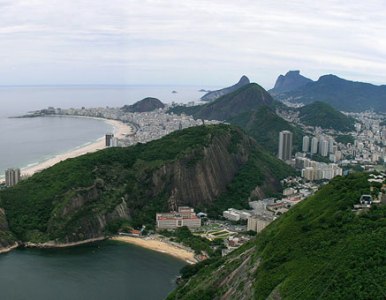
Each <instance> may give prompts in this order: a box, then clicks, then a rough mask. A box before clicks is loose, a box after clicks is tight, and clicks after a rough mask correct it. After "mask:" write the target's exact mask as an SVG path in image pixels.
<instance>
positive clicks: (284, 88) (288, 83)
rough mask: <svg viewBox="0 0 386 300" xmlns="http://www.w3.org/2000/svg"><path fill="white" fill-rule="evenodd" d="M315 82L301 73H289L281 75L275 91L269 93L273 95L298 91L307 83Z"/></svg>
mask: <svg viewBox="0 0 386 300" xmlns="http://www.w3.org/2000/svg"><path fill="white" fill-rule="evenodd" d="M310 82H313V81H312V80H311V79H309V78H307V77H304V76H302V75H300V71H288V72H287V74H285V75H280V76H279V77H278V78H277V80H276V83H275V86H274V88H273V89H271V90H270V91H269V92H270V93H273V94H277V93H283V92H289V91H293V90H296V89H298V88H300V87H302V86H305V85H306V84H307V83H310Z"/></svg>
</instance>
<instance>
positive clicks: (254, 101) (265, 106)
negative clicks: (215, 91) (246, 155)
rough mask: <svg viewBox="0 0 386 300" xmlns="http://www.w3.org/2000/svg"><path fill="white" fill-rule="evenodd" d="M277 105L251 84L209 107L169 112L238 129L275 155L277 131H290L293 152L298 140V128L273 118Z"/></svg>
mask: <svg viewBox="0 0 386 300" xmlns="http://www.w3.org/2000/svg"><path fill="white" fill-rule="evenodd" d="M281 105H282V104H281V103H279V102H277V101H275V100H273V98H272V97H271V96H270V95H269V94H268V92H267V91H265V90H264V89H263V88H262V87H261V86H259V85H258V84H256V83H251V84H248V85H246V86H244V87H242V88H240V89H238V90H237V91H235V92H233V93H231V94H228V95H226V96H223V97H221V98H219V99H217V100H215V101H213V102H211V103H208V104H205V105H197V106H192V107H185V106H178V107H175V108H173V109H171V110H170V112H173V113H177V114H180V113H185V114H188V115H192V116H193V117H194V118H196V119H206V120H219V121H226V122H228V123H230V124H234V125H237V126H240V127H241V128H242V129H244V130H245V131H246V132H247V133H248V134H249V135H250V136H252V137H253V138H255V139H256V141H257V142H258V143H259V144H260V146H261V147H263V148H264V149H266V150H267V151H269V152H270V153H271V154H274V155H275V154H276V153H277V149H278V140H279V132H280V131H281V130H291V131H292V132H293V133H294V136H295V139H294V151H295V150H298V148H299V147H300V145H301V138H302V130H301V129H300V128H298V127H295V126H292V125H291V124H290V123H288V122H287V121H286V120H284V119H283V118H281V117H280V116H278V115H277V114H276V112H275V108H276V107H277V106H281Z"/></svg>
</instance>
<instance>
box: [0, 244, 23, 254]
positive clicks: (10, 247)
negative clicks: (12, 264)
mask: <svg viewBox="0 0 386 300" xmlns="http://www.w3.org/2000/svg"><path fill="white" fill-rule="evenodd" d="M19 246H20V245H19V243H15V244H13V245H12V246H8V247H4V248H0V254H4V253H8V252H10V251H12V250H14V249H16V248H18V247H19Z"/></svg>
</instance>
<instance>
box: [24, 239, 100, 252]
mask: <svg viewBox="0 0 386 300" xmlns="http://www.w3.org/2000/svg"><path fill="white" fill-rule="evenodd" d="M106 239H107V238H106V237H104V236H103V237H97V238H92V239H87V240H83V241H78V242H72V243H55V242H53V241H51V242H46V243H41V244H35V243H30V242H27V243H24V244H22V245H21V246H23V247H25V248H38V249H60V248H68V247H75V246H80V245H85V244H91V243H94V242H100V241H104V240H106Z"/></svg>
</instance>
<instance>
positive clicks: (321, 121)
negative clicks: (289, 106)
mask: <svg viewBox="0 0 386 300" xmlns="http://www.w3.org/2000/svg"><path fill="white" fill-rule="evenodd" d="M299 118H300V121H301V122H302V123H303V124H305V125H309V126H320V127H322V128H326V129H327V128H329V129H335V130H338V131H352V130H354V124H355V120H354V119H353V118H350V117H347V116H346V115H344V114H343V113H341V112H340V111H337V110H336V109H334V108H333V107H332V106H331V105H329V104H327V103H324V102H320V101H316V102H313V103H311V104H308V105H305V106H303V107H301V108H300V109H299Z"/></svg>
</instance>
